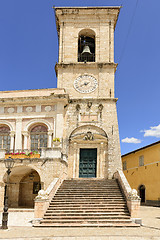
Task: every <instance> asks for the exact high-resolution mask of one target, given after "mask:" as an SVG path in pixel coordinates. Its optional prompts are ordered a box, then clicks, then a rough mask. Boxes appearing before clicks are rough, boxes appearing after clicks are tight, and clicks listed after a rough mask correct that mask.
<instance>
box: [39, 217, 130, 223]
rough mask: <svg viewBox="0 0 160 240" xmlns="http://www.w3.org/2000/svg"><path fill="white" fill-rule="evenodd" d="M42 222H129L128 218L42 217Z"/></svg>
mask: <svg viewBox="0 0 160 240" xmlns="http://www.w3.org/2000/svg"><path fill="white" fill-rule="evenodd" d="M41 222H42V223H78V222H79V223H85V222H86V223H111V222H113V223H131V222H132V221H131V220H130V219H94V218H93V219H85V220H83V219H71V218H70V219H43V220H41Z"/></svg>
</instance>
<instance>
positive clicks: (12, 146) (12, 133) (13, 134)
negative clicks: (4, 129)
mask: <svg viewBox="0 0 160 240" xmlns="http://www.w3.org/2000/svg"><path fill="white" fill-rule="evenodd" d="M14 136H15V132H13V131H12V132H11V133H10V137H11V142H10V150H11V151H13V150H14Z"/></svg>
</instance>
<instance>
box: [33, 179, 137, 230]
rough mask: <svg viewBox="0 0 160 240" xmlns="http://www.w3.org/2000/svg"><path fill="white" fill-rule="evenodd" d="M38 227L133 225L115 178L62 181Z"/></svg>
mask: <svg viewBox="0 0 160 240" xmlns="http://www.w3.org/2000/svg"><path fill="white" fill-rule="evenodd" d="M37 226H39V227H108V226H109V227H135V226H138V225H137V224H134V223H132V221H131V219H130V215H129V212H128V209H127V205H126V201H125V198H124V196H123V194H122V192H121V190H120V187H119V185H118V183H117V181H116V180H114V179H112V180H97V179H94V180H93V179H82V180H79V179H78V180H65V181H64V182H63V183H62V185H61V187H60V188H59V189H58V191H57V192H56V194H55V196H54V198H53V199H52V201H51V203H50V205H49V208H48V209H47V211H46V213H45V215H44V218H43V219H42V220H41V221H40V223H39V224H38V225H37Z"/></svg>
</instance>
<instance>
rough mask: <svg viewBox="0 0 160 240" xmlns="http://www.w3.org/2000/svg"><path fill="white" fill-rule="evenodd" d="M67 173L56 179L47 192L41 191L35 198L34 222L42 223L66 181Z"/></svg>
mask: <svg viewBox="0 0 160 240" xmlns="http://www.w3.org/2000/svg"><path fill="white" fill-rule="evenodd" d="M66 177H67V173H65V172H63V174H62V175H61V176H60V177H59V178H54V179H53V181H52V182H51V184H50V185H49V187H48V188H47V189H46V191H45V190H40V191H39V192H38V196H37V197H36V198H35V207H34V217H35V220H34V222H35V223H36V222H38V221H40V219H42V218H43V216H44V213H45V212H46V210H47V208H48V207H49V203H50V202H51V200H52V198H53V197H54V195H55V193H56V192H57V190H58V188H59V187H60V185H61V184H62V182H63V181H64V180H65V179H66Z"/></svg>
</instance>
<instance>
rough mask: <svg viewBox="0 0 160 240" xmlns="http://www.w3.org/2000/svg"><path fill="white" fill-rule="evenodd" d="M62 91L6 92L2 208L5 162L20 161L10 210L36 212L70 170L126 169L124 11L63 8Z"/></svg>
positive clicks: (89, 174) (93, 174) (1, 109)
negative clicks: (121, 90) (120, 65)
mask: <svg viewBox="0 0 160 240" xmlns="http://www.w3.org/2000/svg"><path fill="white" fill-rule="evenodd" d="M54 11H55V16H56V24H57V32H58V38H59V59H58V63H56V65H55V71H56V74H57V83H58V86H57V88H56V89H35V90H24V91H22V90H17V91H3V92H0V207H1V208H2V206H3V194H4V183H5V181H6V169H5V166H4V159H5V158H8V157H9V156H11V157H12V158H14V159H15V163H14V167H13V169H12V170H11V171H12V172H11V175H10V186H9V206H10V207H33V206H34V199H35V197H36V196H37V193H38V191H39V190H40V189H44V190H46V189H47V188H48V187H49V186H50V184H51V183H52V182H53V180H54V179H55V178H60V176H62V174H63V173H65V174H66V178H67V179H77V178H94V179H95V178H96V179H111V178H113V175H114V173H115V172H116V171H117V170H121V169H122V166H121V153H120V143H119V131H118V121H117V110H116V102H117V98H115V92H114V90H115V89H114V85H115V84H114V75H115V71H116V67H117V64H116V63H115V62H114V29H115V26H116V22H117V18H118V15H119V11H120V7H96V8H95V7H76V8H74V7H56V8H55V9H54Z"/></svg>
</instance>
